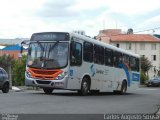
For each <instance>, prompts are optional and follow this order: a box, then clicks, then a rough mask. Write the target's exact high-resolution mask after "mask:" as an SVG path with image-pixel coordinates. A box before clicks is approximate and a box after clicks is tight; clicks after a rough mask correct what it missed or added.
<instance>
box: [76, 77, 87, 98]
mask: <svg viewBox="0 0 160 120" xmlns="http://www.w3.org/2000/svg"><path fill="white" fill-rule="evenodd" d="M88 91H89V80H88V79H87V78H83V80H82V83H81V90H78V93H79V94H81V95H83V96H86V95H87V94H88Z"/></svg>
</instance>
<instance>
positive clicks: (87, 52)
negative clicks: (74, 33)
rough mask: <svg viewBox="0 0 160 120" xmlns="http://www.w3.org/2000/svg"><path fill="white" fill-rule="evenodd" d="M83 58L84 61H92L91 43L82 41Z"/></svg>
mask: <svg viewBox="0 0 160 120" xmlns="http://www.w3.org/2000/svg"><path fill="white" fill-rule="evenodd" d="M83 60H84V61H86V62H93V44H92V43H89V42H84V45H83Z"/></svg>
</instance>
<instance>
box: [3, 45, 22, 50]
mask: <svg viewBox="0 0 160 120" xmlns="http://www.w3.org/2000/svg"><path fill="white" fill-rule="evenodd" d="M2 50H21V47H20V46H19V45H18V44H16V45H9V46H6V47H5V48H3V49H2Z"/></svg>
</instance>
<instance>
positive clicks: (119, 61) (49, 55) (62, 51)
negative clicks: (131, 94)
mask: <svg viewBox="0 0 160 120" xmlns="http://www.w3.org/2000/svg"><path fill="white" fill-rule="evenodd" d="M139 59H140V57H139V55H137V54H134V53H130V52H127V51H126V50H123V49H120V48H117V47H114V46H112V45H109V44H106V43H103V42H100V41H98V40H95V39H92V38H89V37H86V36H84V35H79V34H76V33H67V32H42V33H35V34H33V35H32V37H31V39H30V42H29V48H28V57H27V64H26V72H25V85H26V86H38V87H41V88H43V90H44V92H45V93H46V94H51V93H52V91H53V90H54V89H65V90H75V91H78V93H80V94H81V95H87V94H88V93H89V92H102V91H103V92H104V91H108V92H110V91H118V92H119V93H121V94H123V93H126V91H127V89H130V88H135V87H138V86H139V83H140V73H139V71H140V69H139V66H140V64H139V62H140V60H139Z"/></svg>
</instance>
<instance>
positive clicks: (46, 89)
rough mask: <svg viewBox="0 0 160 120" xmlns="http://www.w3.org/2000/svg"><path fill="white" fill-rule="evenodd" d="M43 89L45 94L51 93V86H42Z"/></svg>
mask: <svg viewBox="0 0 160 120" xmlns="http://www.w3.org/2000/svg"><path fill="white" fill-rule="evenodd" d="M43 91H44V92H45V93H46V94H52V92H53V88H43Z"/></svg>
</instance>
